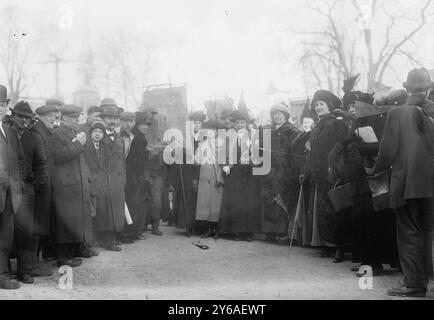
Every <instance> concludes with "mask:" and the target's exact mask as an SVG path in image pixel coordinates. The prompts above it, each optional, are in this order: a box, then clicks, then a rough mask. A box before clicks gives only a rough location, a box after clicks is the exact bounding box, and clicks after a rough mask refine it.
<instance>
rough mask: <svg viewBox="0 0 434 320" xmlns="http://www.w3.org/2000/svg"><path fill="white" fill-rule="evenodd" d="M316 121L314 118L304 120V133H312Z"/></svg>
mask: <svg viewBox="0 0 434 320" xmlns="http://www.w3.org/2000/svg"><path fill="white" fill-rule="evenodd" d="M313 124H314V121H313V119H312V118H307V117H306V118H303V131H304V132H309V131H312V127H313Z"/></svg>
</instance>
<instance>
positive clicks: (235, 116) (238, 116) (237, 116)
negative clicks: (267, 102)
mask: <svg viewBox="0 0 434 320" xmlns="http://www.w3.org/2000/svg"><path fill="white" fill-rule="evenodd" d="M230 120H231V121H233V122H235V121H237V120H244V121H246V122H250V121H251V119H250V117H249V115H248V114H247V113H246V112H241V111H239V110H235V111H234V112H232V113H231V116H230Z"/></svg>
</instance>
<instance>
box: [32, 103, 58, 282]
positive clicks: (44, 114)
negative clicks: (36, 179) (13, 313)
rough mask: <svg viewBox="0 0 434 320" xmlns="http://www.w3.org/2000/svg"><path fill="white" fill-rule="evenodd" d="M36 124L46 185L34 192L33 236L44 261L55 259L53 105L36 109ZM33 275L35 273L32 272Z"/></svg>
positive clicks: (55, 109)
mask: <svg viewBox="0 0 434 320" xmlns="http://www.w3.org/2000/svg"><path fill="white" fill-rule="evenodd" d="M36 114H37V116H38V120H39V121H38V122H37V123H36V125H35V126H34V127H33V131H34V132H36V133H37V134H38V135H39V136H40V138H41V140H42V144H43V147H44V152H45V157H46V169H47V172H46V174H47V181H46V182H47V183H46V185H45V187H44V188H41V189H36V190H35V220H36V221H38V224H37V225H35V230H34V231H35V234H36V235H38V236H39V237H40V239H41V240H40V247H41V248H42V257H43V258H44V259H48V258H55V257H56V248H55V245H54V239H53V237H52V236H53V235H54V230H53V227H54V225H53V221H54V211H53V210H54V206H53V201H54V199H53V197H52V193H53V172H54V133H53V132H54V129H55V128H57V127H58V126H59V124H60V118H61V113H60V109H59V107H57V106H55V105H44V106H41V107H39V108H37V109H36ZM34 274H35V272H34Z"/></svg>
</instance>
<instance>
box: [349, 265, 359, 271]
mask: <svg viewBox="0 0 434 320" xmlns="http://www.w3.org/2000/svg"><path fill="white" fill-rule="evenodd" d="M361 267H362V265H358V266H352V267H351V268H350V271H352V272H357V271H359V270H360V268H361Z"/></svg>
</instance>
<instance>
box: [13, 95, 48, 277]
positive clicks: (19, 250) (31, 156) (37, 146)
mask: <svg viewBox="0 0 434 320" xmlns="http://www.w3.org/2000/svg"><path fill="white" fill-rule="evenodd" d="M11 111H12V115H11V117H10V126H11V127H13V128H14V129H15V130H16V131H17V132H18V136H19V137H20V142H21V145H22V147H23V151H24V156H25V160H26V167H27V172H26V176H25V178H24V192H23V198H22V201H21V205H20V207H19V209H18V211H17V213H16V214H15V219H14V226H15V230H14V234H15V237H14V240H15V247H16V254H17V279H18V280H19V281H21V282H23V283H33V282H34V280H33V275H35V272H34V271H35V269H37V251H38V246H39V237H38V235H37V233H36V232H35V231H36V230H35V226H37V225H38V224H39V221H37V219H36V216H35V191H36V190H42V189H44V188H45V187H46V184H47V159H46V155H45V150H44V146H43V144H42V139H41V137H40V136H39V135H38V134H37V133H36V132H35V131H33V126H34V125H35V124H36V119H35V117H36V115H35V114H34V113H33V111H32V109H31V108H30V105H29V104H28V103H27V102H25V101H20V102H18V103H17V104H16V106H15V107H14V108H13V109H11ZM41 272H42V270H41V269H39V272H38V275H39V276H40V275H44V276H50V275H51V271H49V270H45V272H43V274H41Z"/></svg>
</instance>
